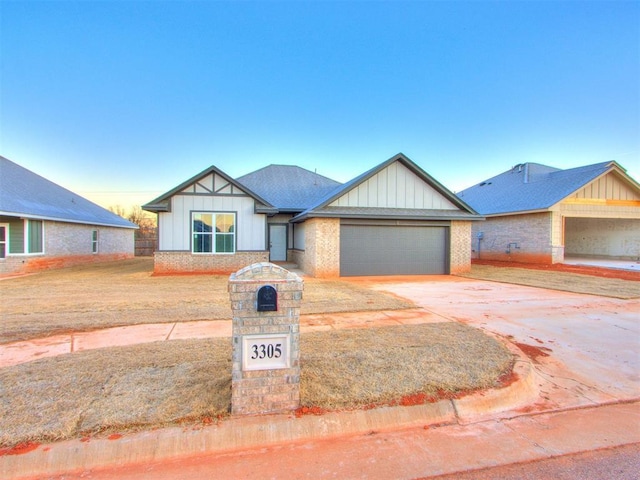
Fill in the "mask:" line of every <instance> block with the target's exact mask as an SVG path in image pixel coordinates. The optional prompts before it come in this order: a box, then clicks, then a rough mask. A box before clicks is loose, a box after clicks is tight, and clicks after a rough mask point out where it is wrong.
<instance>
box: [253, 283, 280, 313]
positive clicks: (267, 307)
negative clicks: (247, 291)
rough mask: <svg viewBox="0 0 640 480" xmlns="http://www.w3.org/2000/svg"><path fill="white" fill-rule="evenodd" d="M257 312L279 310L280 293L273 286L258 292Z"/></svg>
mask: <svg viewBox="0 0 640 480" xmlns="http://www.w3.org/2000/svg"><path fill="white" fill-rule="evenodd" d="M257 305H258V306H257V310H258V311H259V312H275V311H276V310H278V292H277V291H276V289H275V288H273V287H272V286H271V285H265V286H264V287H260V289H259V290H258V302H257Z"/></svg>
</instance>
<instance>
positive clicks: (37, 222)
mask: <svg viewBox="0 0 640 480" xmlns="http://www.w3.org/2000/svg"><path fill="white" fill-rule="evenodd" d="M136 228H137V226H136V225H135V224H133V223H131V222H129V221H127V220H125V219H123V218H121V217H119V216H118V215H116V214H114V213H111V212H110V211H108V210H105V209H104V208H102V207H99V206H98V205H96V204H94V203H91V202H90V201H88V200H86V199H84V198H82V197H81V196H79V195H76V194H75V193H73V192H70V191H69V190H67V189H65V188H62V187H61V186H59V185H56V184H55V183H53V182H50V181H49V180H47V179H45V178H43V177H41V176H39V175H36V174H35V173H33V172H31V171H29V170H27V169H26V168H23V167H21V166H20V165H18V164H16V163H13V162H12V161H10V160H7V159H6V158H4V157H0V274H9V273H24V272H30V271H35V270H40V269H45V268H55V267H63V266H69V265H74V264H78V263H88V262H96V261H105V260H116V259H122V258H129V257H133V236H134V232H135V229H136Z"/></svg>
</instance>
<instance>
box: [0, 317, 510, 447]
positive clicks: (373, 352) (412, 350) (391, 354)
mask: <svg viewBox="0 0 640 480" xmlns="http://www.w3.org/2000/svg"><path fill="white" fill-rule="evenodd" d="M230 358H231V342H230V340H229V339H228V338H227V339H222V338H216V339H206V340H175V341H170V342H158V343H152V344H142V345H136V346H131V347H115V348H108V349H99V350H92V351H85V352H79V353H74V354H71V355H61V356H59V357H53V358H48V359H41V360H38V361H35V362H30V363H26V364H22V365H17V366H14V367H9V368H4V369H0V445H4V446H13V445H16V444H19V443H24V442H28V441H35V442H42V441H54V440H60V439H67V438H78V437H82V436H86V435H95V434H108V433H112V432H125V431H132V430H136V429H147V428H155V427H160V426H167V425H177V424H184V423H187V424H190V425H194V424H199V425H202V424H208V423H210V422H211V421H212V420H213V421H217V420H218V419H221V418H222V417H225V416H226V415H227V414H228V411H229V408H230V402H231V391H230V388H231V362H230ZM512 363H513V358H512V355H511V354H510V353H509V351H508V350H507V349H506V348H505V347H504V346H503V345H501V344H500V343H498V342H497V341H496V340H494V339H493V338H490V337H488V336H486V335H484V334H483V333H482V332H480V331H479V330H477V329H474V328H471V327H468V326H465V325H462V324H458V323H454V322H451V323H437V324H424V325H411V326H395V327H384V328H372V329H348V330H338V331H332V332H314V333H307V334H303V335H302V336H301V385H300V392H301V404H302V406H307V407H314V408H320V409H323V410H335V409H353V408H358V407H362V406H365V405H366V406H370V405H379V404H393V403H394V402H396V403H397V402H398V401H399V400H400V399H401V398H402V397H403V396H407V395H415V394H417V393H423V394H425V396H426V397H437V396H438V395H442V394H443V392H444V393H445V394H446V393H451V394H455V393H456V392H464V391H468V390H474V389H481V388H489V387H494V386H497V384H498V379H499V377H500V376H501V375H503V374H505V373H508V372H510V370H511V367H512ZM425 401H426V400H425ZM222 421H224V420H222Z"/></svg>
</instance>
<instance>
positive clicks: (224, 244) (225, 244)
mask: <svg viewBox="0 0 640 480" xmlns="http://www.w3.org/2000/svg"><path fill="white" fill-rule="evenodd" d="M233 239H234V236H233V235H230V234H228V233H227V234H223V233H218V234H216V252H217V253H233V252H234V245H233V243H234V242H233Z"/></svg>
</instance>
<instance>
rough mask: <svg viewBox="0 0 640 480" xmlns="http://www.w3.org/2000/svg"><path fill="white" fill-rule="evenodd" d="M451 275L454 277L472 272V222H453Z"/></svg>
mask: <svg viewBox="0 0 640 480" xmlns="http://www.w3.org/2000/svg"><path fill="white" fill-rule="evenodd" d="M449 241H450V247H449V273H450V274H452V275H455V274H458V273H465V272H469V271H470V270H471V249H470V248H469V245H471V222H464V221H453V222H451V228H450V235H449Z"/></svg>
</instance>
